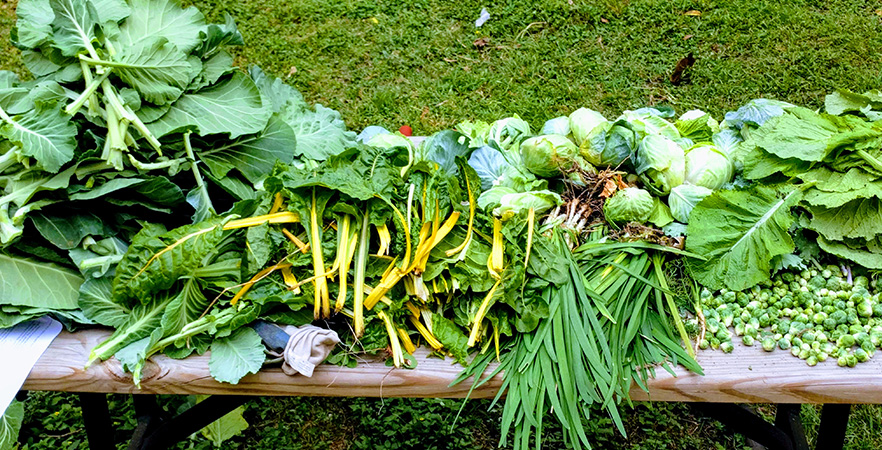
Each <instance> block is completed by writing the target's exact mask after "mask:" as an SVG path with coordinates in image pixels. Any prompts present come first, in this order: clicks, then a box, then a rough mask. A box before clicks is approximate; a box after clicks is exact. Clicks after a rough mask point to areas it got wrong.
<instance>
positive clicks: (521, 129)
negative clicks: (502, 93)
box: [464, 115, 533, 151]
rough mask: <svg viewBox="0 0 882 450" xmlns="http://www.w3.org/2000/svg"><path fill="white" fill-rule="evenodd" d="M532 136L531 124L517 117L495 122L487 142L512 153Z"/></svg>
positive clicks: (488, 132) (491, 126)
mask: <svg viewBox="0 0 882 450" xmlns="http://www.w3.org/2000/svg"><path fill="white" fill-rule="evenodd" d="M464 134H465V133H464ZM532 134H533V132H532V131H530V124H528V123H527V122H525V121H523V120H522V119H521V118H520V117H518V116H517V115H515V116H513V117H507V118H505V119H499V120H497V121H496V122H493V124H492V125H490V128H489V130H487V142H488V143H495V144H496V146H497V147H499V149H500V150H502V151H511V150H512V149H513V148H514V147H515V146H517V145H518V144H520V143H521V142H522V141H523V140H524V139H526V138H528V137H530V136H531V135H532Z"/></svg>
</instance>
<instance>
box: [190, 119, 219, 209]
mask: <svg viewBox="0 0 882 450" xmlns="http://www.w3.org/2000/svg"><path fill="white" fill-rule="evenodd" d="M184 151H185V152H186V153H187V159H188V160H189V161H190V170H191V171H192V172H193V178H195V179H196V189H197V191H198V192H199V196H200V197H202V203H201V205H202V208H197V215H201V214H200V211H205V212H209V213H211V214H214V205H212V203H211V197H209V196H208V188H206V187H205V182H204V181H203V180H202V174H201V173H199V166H198V165H197V164H196V156H195V155H194V154H193V147H192V146H191V145H190V132H189V131H188V132H186V133H184ZM206 218H207V217H201V218H200V220H204V219H206Z"/></svg>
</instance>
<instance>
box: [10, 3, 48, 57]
mask: <svg viewBox="0 0 882 450" xmlns="http://www.w3.org/2000/svg"><path fill="white" fill-rule="evenodd" d="M15 15H16V16H17V17H18V18H17V20H16V21H15V28H14V29H13V30H12V35H13V38H12V40H13V41H14V42H15V43H16V44H17V45H19V46H21V47H28V48H36V47H39V46H40V45H42V44H43V43H45V42H46V41H47V40H48V39H49V36H50V35H51V34H52V22H53V21H54V20H55V13H54V12H52V7H51V6H49V0H20V1H19V2H18V5H17V6H16V7H15Z"/></svg>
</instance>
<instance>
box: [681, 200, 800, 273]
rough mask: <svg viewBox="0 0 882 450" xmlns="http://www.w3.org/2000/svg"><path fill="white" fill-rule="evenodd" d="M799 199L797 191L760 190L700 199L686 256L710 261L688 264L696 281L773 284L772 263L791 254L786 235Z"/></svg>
mask: <svg viewBox="0 0 882 450" xmlns="http://www.w3.org/2000/svg"><path fill="white" fill-rule="evenodd" d="M801 195H802V192H801V191H800V190H798V189H794V188H793V187H787V186H778V187H768V186H761V185H756V186H754V187H753V188H751V189H747V190H740V191H718V192H715V193H714V194H712V195H711V196H709V197H706V198H705V199H704V200H702V201H701V202H700V203H699V204H698V205H696V206H695V209H693V210H692V213H691V215H690V216H689V228H688V235H689V238H688V239H687V240H686V250H687V251H690V252H693V253H696V254H698V255H701V256H703V257H705V258H707V260H706V261H696V260H691V261H690V263H689V266H690V268H691V269H692V274H693V276H694V277H695V279H696V281H698V282H699V283H701V284H702V285H703V286H707V287H709V288H711V289H720V288H723V287H726V288H728V289H732V290H743V289H747V288H749V287H751V286H754V285H756V284H758V283H761V282H763V281H767V280H769V278H770V273H769V272H770V270H771V269H772V266H771V261H772V258H773V257H775V256H777V255H783V254H787V253H791V252H793V249H794V245H793V240H792V239H791V238H790V235H789V234H788V232H787V230H788V229H789V228H790V226H791V225H792V224H793V221H794V217H793V215H792V214H791V211H790V209H791V208H792V207H793V206H794V205H796V203H797V202H798V201H799V199H800V197H801Z"/></svg>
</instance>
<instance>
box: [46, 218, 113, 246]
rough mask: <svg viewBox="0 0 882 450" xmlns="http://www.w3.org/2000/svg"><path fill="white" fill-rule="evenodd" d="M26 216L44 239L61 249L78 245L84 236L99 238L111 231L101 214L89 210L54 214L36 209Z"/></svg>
mask: <svg viewBox="0 0 882 450" xmlns="http://www.w3.org/2000/svg"><path fill="white" fill-rule="evenodd" d="M28 217H30V219H31V221H33V223H34V227H36V228H37V231H39V232H40V234H41V235H42V236H43V238H44V239H46V240H47V241H49V242H51V243H52V245H54V246H56V247H58V248H60V249H63V250H70V249H72V248H75V247H77V246H79V245H80V242H81V241H82V240H83V238H84V237H86V236H95V237H99V238H100V237H104V236H107V235H109V234H111V233H112V232H113V230H112V229H110V227H108V226H107V225H105V223H104V221H103V220H102V218H101V216H99V215H97V214H94V213H90V212H76V213H73V214H64V215H56V214H48V213H45V212H42V211H38V212H33V213H31V214H30V215H29V216H28Z"/></svg>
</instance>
